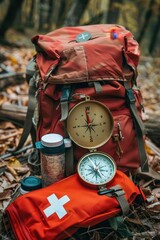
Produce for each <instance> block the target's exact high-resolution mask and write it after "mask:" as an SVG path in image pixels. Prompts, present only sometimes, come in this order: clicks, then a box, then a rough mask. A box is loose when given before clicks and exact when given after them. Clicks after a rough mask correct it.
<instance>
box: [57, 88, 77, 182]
mask: <svg viewBox="0 0 160 240" xmlns="http://www.w3.org/2000/svg"><path fill="white" fill-rule="evenodd" d="M70 93H71V85H64V86H63V87H62V95H61V98H60V104H61V119H60V121H64V137H65V138H68V133H67V124H66V119H67V117H68V111H69V109H68V103H69V98H70ZM65 161H66V163H65V174H66V177H67V176H70V175H71V174H73V173H74V156H73V146H72V143H71V145H70V147H66V149H65Z"/></svg>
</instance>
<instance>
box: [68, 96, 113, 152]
mask: <svg viewBox="0 0 160 240" xmlns="http://www.w3.org/2000/svg"><path fill="white" fill-rule="evenodd" d="M67 131H68V134H69V136H70V138H71V139H72V140H73V141H74V142H75V143H76V144H77V145H79V146H80V147H83V148H87V149H93V148H97V147H100V146H102V145H103V144H105V143H106V142H107V141H108V140H109V138H110V137H111V135H112V131H113V117H112V114H111V112H110V110H109V109H108V108H107V107H106V106H105V105H104V104H102V103H100V102H98V101H95V100H90V99H89V98H87V99H86V101H82V102H80V103H78V104H77V105H75V106H74V107H73V108H72V109H71V111H70V112H69V115H68V119H67Z"/></svg>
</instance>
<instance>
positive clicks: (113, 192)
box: [98, 188, 124, 197]
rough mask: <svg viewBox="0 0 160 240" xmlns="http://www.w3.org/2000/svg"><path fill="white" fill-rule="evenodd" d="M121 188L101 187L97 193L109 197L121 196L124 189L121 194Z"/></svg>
mask: <svg viewBox="0 0 160 240" xmlns="http://www.w3.org/2000/svg"><path fill="white" fill-rule="evenodd" d="M122 191H123V190H122V189H121V188H118V189H113V188H110V189H107V188H101V189H100V190H99V191H98V194H99V195H108V196H110V197H115V196H121V195H124V191H123V194H122Z"/></svg>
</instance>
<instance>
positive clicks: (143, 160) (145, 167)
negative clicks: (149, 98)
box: [124, 82, 148, 172]
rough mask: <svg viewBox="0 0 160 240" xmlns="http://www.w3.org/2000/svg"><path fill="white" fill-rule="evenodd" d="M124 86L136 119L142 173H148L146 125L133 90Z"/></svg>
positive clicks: (125, 84)
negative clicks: (145, 141)
mask: <svg viewBox="0 0 160 240" xmlns="http://www.w3.org/2000/svg"><path fill="white" fill-rule="evenodd" d="M124 86H125V89H126V93H127V100H128V101H127V102H128V104H129V107H130V110H131V113H132V115H133V117H134V123H135V130H136V133H137V142H138V149H139V154H140V161H141V170H142V172H148V161H147V155H146V151H145V146H144V140H143V134H144V132H145V129H144V124H143V122H142V120H141V118H140V116H139V114H138V110H137V107H136V104H135V103H136V99H135V96H134V93H133V90H132V88H131V87H130V85H129V83H128V82H124Z"/></svg>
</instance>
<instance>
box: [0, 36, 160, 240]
mask: <svg viewBox="0 0 160 240" xmlns="http://www.w3.org/2000/svg"><path fill="white" fill-rule="evenodd" d="M21 40H22V39H21ZM20 42H21V43H22V44H19V47H13V46H12V47H9V46H8V47H6V46H5V47H4V46H0V66H1V72H0V74H4V73H5V74H7V73H10V72H12V73H21V75H20V76H19V77H18V76H17V75H15V76H13V77H12V79H11V82H10V81H9V78H5V75H4V77H3V78H0V90H1V92H0V111H1V112H3V114H2V115H1V117H0V176H1V180H0V213H1V217H2V214H3V212H4V210H5V208H6V207H7V206H8V204H9V203H10V202H11V201H12V200H13V198H14V196H15V195H16V193H17V190H18V188H19V183H20V180H21V179H22V178H23V177H25V176H29V175H30V174H31V171H32V170H31V168H30V167H29V165H28V156H29V155H30V154H31V151H32V147H30V146H31V139H30V138H29V139H28V140H27V142H26V144H25V146H26V147H27V146H28V149H25V151H24V152H21V153H20V154H18V155H17V156H12V155H11V156H8V157H6V154H8V148H14V147H15V146H17V144H18V142H19V139H20V136H21V134H22V130H23V121H24V118H25V113H26V108H27V101H28V95H27V94H28V85H27V84H26V82H25V80H24V73H25V68H26V65H27V63H28V61H29V60H30V58H31V57H32V56H33V54H34V49H33V48H32V47H31V46H30V43H29V42H27V44H28V46H27V47H24V46H23V44H24V43H25V40H24V42H23V41H20ZM159 66H160V59H154V58H151V57H141V60H140V64H139V67H138V72H139V75H138V80H137V82H138V85H139V87H140V90H141V93H142V96H143V101H144V102H143V104H144V109H145V113H144V116H143V117H144V119H145V120H147V119H149V118H150V117H152V116H153V115H154V116H157V117H158V119H159V116H160V105H159V103H160V68H159ZM0 76H1V75H0ZM17 106H19V107H20V109H21V111H20V112H17V111H16V110H15V111H14V108H15V109H17V108H16V107H17ZM2 110H3V111H2ZM12 110H13V111H14V113H13V112H12ZM4 111H5V112H4ZM7 111H8V112H9V114H8V115H7ZM13 115H15V117H13ZM4 116H5V117H4ZM16 121H17V123H18V124H16ZM149 140H150V139H149ZM153 145H154V147H153V148H150V146H147V144H146V149H147V154H148V156H149V159H150V161H151V162H152V163H153V162H154V161H156V163H155V162H154V164H152V165H154V166H155V171H156V173H157V174H158V175H157V176H158V177H157V178H156V177H155V176H156V175H155V176H142V177H141V179H140V184H141V187H142V189H143V191H144V194H145V195H146V197H147V204H146V203H145V204H140V205H139V206H138V207H137V206H134V205H133V206H132V211H131V213H130V215H129V216H127V217H126V218H125V219H123V222H122V221H121V223H119V224H118V225H116V224H115V225H114V226H113V224H109V222H108V221H106V222H104V223H102V224H99V225H97V226H95V227H92V228H88V229H87V230H86V229H85V230H84V229H80V231H79V232H78V233H77V234H76V235H75V236H73V237H71V238H70V239H71V240H74V239H83V240H84V239H86V240H87V239H92V240H102V239H103V240H106V239H134V240H139V239H141V240H143V239H144V240H145V239H148V240H150V239H154V240H157V239H160V169H159V167H157V166H158V164H159V162H160V149H159V147H160V142H159V144H158V145H155V144H153ZM13 170H14V171H13ZM36 174H37V173H36ZM0 223H1V221H0ZM111 225H112V226H111ZM0 239H3V240H10V238H9V236H8V234H7V233H5V231H4V229H3V227H2V226H0Z"/></svg>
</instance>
